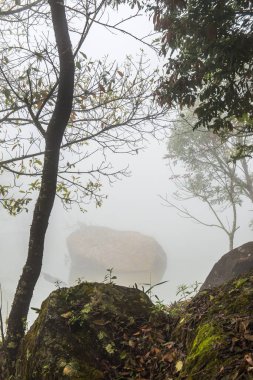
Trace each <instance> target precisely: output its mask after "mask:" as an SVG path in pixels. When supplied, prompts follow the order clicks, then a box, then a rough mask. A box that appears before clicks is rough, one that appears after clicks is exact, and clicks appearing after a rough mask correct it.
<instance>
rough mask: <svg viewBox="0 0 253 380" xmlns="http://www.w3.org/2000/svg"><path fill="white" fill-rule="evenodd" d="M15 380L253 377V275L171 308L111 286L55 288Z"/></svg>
mask: <svg viewBox="0 0 253 380" xmlns="http://www.w3.org/2000/svg"><path fill="white" fill-rule="evenodd" d="M16 379H18V380H68V379H70V380H100V379H101V380H102V379H103V380H122V379H126V380H130V379H132V380H135V379H136V380H171V379H181V380H183V379H187V380H232V379H233V380H239V379H241V380H242V379H253V273H251V274H248V275H247V276H245V277H239V278H237V279H235V280H233V281H231V282H229V283H227V284H224V285H223V286H221V287H216V288H213V289H207V290H204V291H202V292H200V293H199V294H198V295H197V296H196V297H194V298H193V299H192V300H191V301H185V302H181V303H178V304H174V305H172V306H171V307H169V308H167V309H165V308H164V307H162V306H161V305H160V304H158V305H156V306H154V305H152V303H151V302H150V300H149V298H148V297H147V296H146V295H145V294H144V293H142V292H140V291H139V290H137V289H130V288H125V287H120V286H116V285H112V284H108V285H105V284H96V283H91V284H89V283H83V284H80V285H78V286H76V287H73V288H69V289H66V288H64V289H60V290H58V291H55V292H53V293H52V294H51V295H50V296H49V298H48V299H47V300H46V301H45V302H44V303H43V305H42V309H41V311H40V314H39V317H38V319H37V321H36V322H35V324H34V325H33V327H32V328H31V330H30V331H29V332H28V333H27V335H26V337H25V339H24V341H23V345H22V350H21V353H20V356H19V361H18V364H17V378H16ZM16 379H15V380H16Z"/></svg>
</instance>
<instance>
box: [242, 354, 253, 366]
mask: <svg viewBox="0 0 253 380" xmlns="http://www.w3.org/2000/svg"><path fill="white" fill-rule="evenodd" d="M244 360H245V361H246V362H247V363H248V364H249V365H250V366H251V367H252V366H253V360H252V355H251V354H246V355H245V356H244Z"/></svg>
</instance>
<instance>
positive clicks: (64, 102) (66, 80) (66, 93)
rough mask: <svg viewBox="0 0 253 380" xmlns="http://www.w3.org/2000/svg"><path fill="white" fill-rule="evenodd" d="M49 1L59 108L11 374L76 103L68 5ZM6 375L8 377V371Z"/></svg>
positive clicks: (9, 339) (9, 360)
mask: <svg viewBox="0 0 253 380" xmlns="http://www.w3.org/2000/svg"><path fill="white" fill-rule="evenodd" d="M49 4H50V7H51V15H52V22H53V27H54V32H55V38H56V44H57V49H58V54H59V61H60V76H59V88H58V95H57V100H56V104H55V109H54V112H53V115H52V118H51V120H50V122H49V125H48V128H47V132H46V137H45V140H46V149H45V157H44V167H43V173H42V179H41V189H40V193H39V196H38V199H37V202H36V205H35V209H34V213H33V220H32V225H31V229H30V239H29V248H28V256H27V261H26V264H25V266H24V268H23V273H22V275H21V277H20V279H19V282H18V286H17V289H16V294H15V297H14V301H13V305H12V308H11V312H10V315H9V319H8V326H7V335H6V340H5V346H4V349H5V358H6V368H8V375H10V374H14V372H15V360H16V357H17V353H18V349H19V346H20V342H21V339H22V337H23V336H24V333H25V324H26V320H27V314H28V311H29V306H30V302H31V298H32V295H33V290H34V287H35V285H36V282H37V280H38V278H39V276H40V272H41V266H42V259H43V251H44V241H45V234H46V231H47V227H48V221H49V217H50V213H51V210H52V208H53V204H54V199H55V193H56V184H57V173H58V162H59V154H60V145H61V141H62V138H63V134H64V131H65V128H66V126H67V123H68V120H69V117H70V113H71V110H72V102H73V91H74V57H73V53H72V47H71V42H70V37H69V32H68V25H67V20H66V15H65V7H64V3H63V0H49ZM4 376H5V377H4V379H5V380H6V378H7V376H6V374H5V375H4Z"/></svg>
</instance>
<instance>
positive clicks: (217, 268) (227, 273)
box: [201, 241, 253, 290]
mask: <svg viewBox="0 0 253 380" xmlns="http://www.w3.org/2000/svg"><path fill="white" fill-rule="evenodd" d="M252 269H253V241H250V242H248V243H246V244H243V245H241V246H240V247H237V248H235V249H232V251H229V252H228V253H226V254H225V255H223V256H222V257H221V259H220V260H219V261H218V262H217V263H216V264H215V265H214V267H213V268H212V270H211V272H210V273H209V275H208V276H207V278H206V280H205V282H204V283H203V285H202V286H201V290H203V289H208V288H213V287H215V286H219V285H222V284H224V283H225V282H227V281H229V280H232V279H233V278H235V277H237V276H239V275H242V274H245V273H248V272H249V271H251V270H252Z"/></svg>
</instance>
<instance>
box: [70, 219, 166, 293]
mask: <svg viewBox="0 0 253 380" xmlns="http://www.w3.org/2000/svg"><path fill="white" fill-rule="evenodd" d="M67 246H68V250H69V254H70V260H71V262H70V275H69V283H70V284H71V285H73V284H74V283H75V281H76V280H77V279H78V278H80V279H81V280H85V281H99V282H101V281H103V279H104V277H105V274H106V270H107V269H108V268H113V274H114V275H115V276H117V283H118V284H120V285H126V286H132V285H133V284H134V283H137V284H143V283H148V284H149V283H152V284H156V283H158V282H159V281H160V280H161V278H162V276H163V274H164V272H165V270H166V266H167V257H166V253H165V252H164V250H163V248H162V247H161V246H160V245H159V244H158V243H157V241H156V240H155V239H153V238H152V237H150V236H146V235H143V234H141V233H139V232H135V231H119V230H113V229H111V228H107V227H102V226H86V225H81V227H80V228H79V229H78V230H76V231H74V232H72V234H71V235H70V236H69V237H68V239H67Z"/></svg>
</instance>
